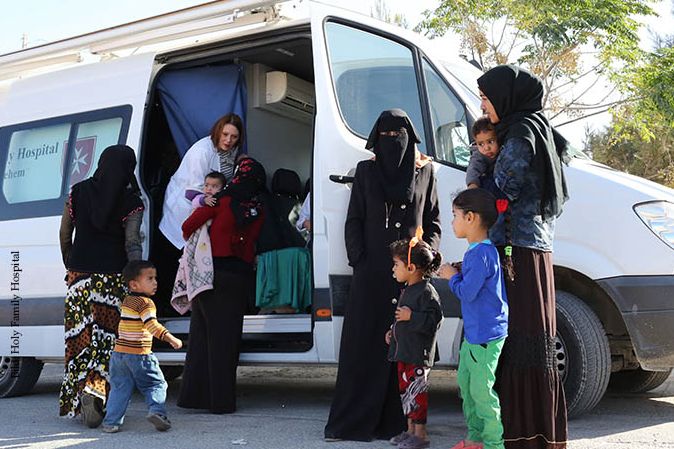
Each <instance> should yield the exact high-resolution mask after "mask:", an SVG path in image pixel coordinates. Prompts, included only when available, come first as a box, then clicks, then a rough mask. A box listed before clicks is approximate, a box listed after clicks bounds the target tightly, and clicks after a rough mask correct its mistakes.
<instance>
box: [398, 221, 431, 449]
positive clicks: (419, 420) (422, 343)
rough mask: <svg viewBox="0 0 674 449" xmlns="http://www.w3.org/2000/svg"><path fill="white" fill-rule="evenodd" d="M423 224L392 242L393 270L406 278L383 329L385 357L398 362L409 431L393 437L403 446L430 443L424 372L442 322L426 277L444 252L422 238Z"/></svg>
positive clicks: (414, 447) (418, 447) (411, 447)
mask: <svg viewBox="0 0 674 449" xmlns="http://www.w3.org/2000/svg"><path fill="white" fill-rule="evenodd" d="M421 234H422V233H421V230H418V231H417V236H416V237H414V238H412V239H411V240H400V241H397V242H394V243H393V244H392V245H391V253H392V256H393V275H394V276H395V278H396V280H397V281H398V282H404V283H406V284H407V286H406V288H405V290H404V291H403V293H402V294H401V296H400V301H399V302H398V308H397V309H396V313H395V319H396V320H395V322H394V323H393V325H392V326H391V330H390V331H388V332H387V333H386V343H388V344H389V345H390V346H389V359H390V360H392V361H396V362H398V385H399V387H400V399H401V402H402V405H403V412H404V413H405V415H406V416H407V431H406V432H402V433H401V434H400V435H396V436H395V437H393V438H391V444H396V445H398V447H399V448H401V449H423V448H427V447H429V446H430V441H429V440H428V434H427V433H426V416H427V414H428V374H429V372H430V370H431V366H433V362H434V361H435V346H436V345H435V343H436V334H437V331H438V329H439V327H440V323H441V322H442V307H441V306H440V299H439V297H438V293H437V292H436V291H435V289H434V288H433V286H432V285H431V283H430V278H431V275H432V273H433V272H434V271H435V270H437V269H438V267H440V263H441V261H442V256H441V255H440V253H438V252H437V251H435V250H433V249H432V248H431V247H430V246H429V245H428V244H427V243H425V242H424V241H423V240H421Z"/></svg>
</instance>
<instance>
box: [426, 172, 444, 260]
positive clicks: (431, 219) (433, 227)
mask: <svg viewBox="0 0 674 449" xmlns="http://www.w3.org/2000/svg"><path fill="white" fill-rule="evenodd" d="M429 168H430V170H431V175H430V177H429V178H428V190H427V191H426V203H425V204H424V212H423V223H422V226H423V227H424V241H426V243H428V244H429V245H431V248H433V249H438V248H439V247H440V237H441V236H442V226H441V225H440V203H439V202H438V191H437V188H436V185H437V180H436V179H435V173H434V172H433V167H432V166H430V167H429Z"/></svg>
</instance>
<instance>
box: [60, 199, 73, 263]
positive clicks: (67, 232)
mask: <svg viewBox="0 0 674 449" xmlns="http://www.w3.org/2000/svg"><path fill="white" fill-rule="evenodd" d="M74 230H75V223H74V222H73V218H72V217H71V216H70V199H68V200H67V201H66V203H65V205H64V207H63V213H62V214H61V227H60V228H59V242H60V244H61V257H62V258H63V265H64V266H65V267H66V268H68V257H70V249H71V248H72V247H73V231H74Z"/></svg>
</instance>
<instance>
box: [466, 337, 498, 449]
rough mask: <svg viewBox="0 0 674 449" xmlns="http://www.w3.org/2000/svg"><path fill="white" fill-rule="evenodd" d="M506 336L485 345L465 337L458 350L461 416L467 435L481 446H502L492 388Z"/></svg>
mask: <svg viewBox="0 0 674 449" xmlns="http://www.w3.org/2000/svg"><path fill="white" fill-rule="evenodd" d="M504 341H505V338H501V339H500V340H494V341H491V342H489V343H486V344H484V345H472V344H470V343H468V342H467V341H466V340H463V342H462V343H461V351H460V352H459V373H458V378H459V389H460V390H461V398H462V399H463V416H464V417H465V419H466V426H467V427H468V436H467V437H466V439H468V440H471V441H480V442H482V443H483V444H484V449H504V446H503V424H501V405H500V404H499V400H498V395H497V394H496V392H495V391H494V381H495V380H496V367H497V366H498V358H499V356H500V355H501V349H503V342H504Z"/></svg>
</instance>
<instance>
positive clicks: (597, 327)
mask: <svg viewBox="0 0 674 449" xmlns="http://www.w3.org/2000/svg"><path fill="white" fill-rule="evenodd" d="M287 16H293V17H295V18H288V17H287ZM300 16H301V17H302V18H297V17H300ZM456 53H457V49H449V50H447V51H446V52H444V54H435V53H434V52H433V51H432V50H431V47H430V45H429V42H428V41H426V40H425V39H423V38H422V37H421V36H419V35H417V34H414V33H411V32H407V31H405V30H402V29H399V28H396V27H393V26H390V25H388V24H384V23H381V22H379V21H377V20H374V19H372V18H369V17H364V16H361V15H358V14H356V13H352V12H348V11H344V10H341V9H337V8H334V7H329V6H326V5H323V4H320V3H314V2H306V1H305V2H285V3H284V4H280V3H279V2H273V1H253V0H231V1H221V2H211V3H209V4H206V5H203V6H199V7H194V8H189V9H186V10H182V11H178V12H175V13H171V14H166V15H162V16H158V17H155V18H150V19H147V20H142V21H138V22H134V23H130V24H127V25H122V26H120V27H116V28H111V29H107V30H102V31H99V32H95V33H91V34H87V35H83V36H79V37H75V38H72V39H66V40H63V41H59V42H54V43H50V44H46V45H42V46H39V47H34V48H29V49H26V50H22V51H18V52H14V53H10V54H6V55H2V56H0V166H2V167H3V172H4V177H3V180H2V189H1V193H2V194H1V195H0V265H1V266H3V267H4V268H3V269H2V270H0V354H1V355H2V358H1V360H0V396H12V395H19V394H23V393H26V392H28V391H29V390H30V389H31V387H32V386H33V384H34V383H35V382H36V380H37V378H38V376H39V374H40V370H41V368H42V363H43V362H47V361H59V360H62V359H63V354H64V345H63V335H64V330H63V306H64V302H63V298H64V294H65V284H64V281H63V278H64V274H65V272H64V268H63V263H62V261H61V255H60V251H59V244H58V229H59V223H60V214H61V211H62V208H63V204H64V201H65V199H66V197H67V195H68V191H69V186H70V185H71V184H72V183H74V182H76V181H78V180H80V179H84V178H85V177H87V176H90V175H91V174H92V173H93V169H94V168H95V166H96V158H97V156H98V155H99V154H100V153H101V151H102V150H103V149H104V148H105V147H107V146H108V145H111V144H116V143H126V144H127V145H129V146H131V147H132V148H134V149H135V150H136V151H137V156H138V160H139V166H138V171H137V175H138V178H139V179H140V180H141V184H142V188H143V193H144V201H145V202H146V206H147V207H146V210H145V216H144V221H143V229H142V232H143V234H144V236H145V240H144V256H145V257H146V258H150V259H157V258H158V257H159V256H158V249H157V248H156V242H157V241H158V238H157V235H158V230H157V226H158V223H159V219H160V214H161V209H162V201H163V193H164V189H165V187H166V184H167V182H168V180H169V178H170V176H171V174H172V172H173V170H175V168H176V165H177V163H178V161H179V158H178V153H177V151H176V145H175V142H174V139H173V138H172V133H171V130H170V127H169V124H168V120H167V116H166V104H165V102H164V100H163V98H162V97H161V96H160V95H159V94H158V92H157V90H158V89H157V85H158V83H159V82H160V81H161V80H162V76H164V75H165V74H166V73H169V72H173V73H175V72H176V71H178V72H180V71H183V70H185V71H186V70H191V71H196V72H199V71H200V70H206V69H207V68H208V67H211V66H214V65H225V64H235V65H237V66H238V67H240V69H241V70H242V71H243V73H244V76H245V81H246V83H245V84H246V86H247V90H246V95H247V106H246V111H245V115H246V126H247V136H248V152H249V153H250V154H251V155H252V156H254V157H256V158H258V159H259V160H260V161H261V162H262V163H263V164H264V165H265V167H266V169H267V171H268V173H269V174H272V173H274V171H275V170H277V169H279V168H284V169H288V170H292V171H294V172H295V173H296V174H297V177H298V178H299V180H300V182H301V183H302V184H303V183H305V182H307V180H309V179H311V182H310V187H311V188H310V191H311V204H312V205H313V208H312V209H313V217H312V219H313V230H312V232H313V235H312V245H311V251H312V255H313V286H314V289H313V295H312V305H311V307H310V309H309V311H308V313H299V314H294V315H249V316H246V317H245V325H244V343H243V350H244V353H243V354H242V355H241V359H242V361H243V362H244V363H302V364H317V363H336V361H337V358H338V357H337V356H338V351H339V341H340V332H341V327H342V321H343V311H344V304H345V302H346V301H347V299H348V292H349V283H350V276H351V269H350V268H349V266H348V265H347V259H346V252H345V248H344V219H345V215H346V208H347V204H348V201H349V194H350V185H349V182H348V181H349V176H350V175H352V174H353V171H354V167H355V166H356V164H357V163H358V161H360V160H363V159H367V158H370V157H372V153H370V152H369V151H367V150H365V149H364V147H365V139H366V136H367V134H368V133H369V130H370V127H371V126H372V124H373V122H374V120H375V118H376V117H377V116H378V114H379V112H380V111H382V110H384V109H389V108H393V107H398V108H402V109H404V110H405V111H407V112H408V114H409V115H410V117H411V118H412V120H413V122H414V125H415V126H416V127H417V129H418V130H420V132H421V134H422V135H423V136H424V139H423V142H422V144H421V145H420V150H421V151H423V152H424V153H426V154H428V155H430V156H432V157H433V158H434V163H433V164H434V167H435V170H436V173H437V178H438V180H439V181H438V182H439V190H438V191H439V194H440V200H441V213H442V215H441V218H442V222H443V224H444V234H443V238H442V246H441V250H442V252H443V254H444V256H445V259H447V260H459V259H460V258H461V257H462V254H463V252H464V250H465V249H466V245H465V242H463V241H460V240H457V239H456V238H454V236H453V235H452V232H451V228H450V225H449V224H450V221H451V198H452V195H453V194H454V193H455V192H457V191H458V190H460V189H462V188H463V186H464V177H465V167H466V163H467V157H468V150H467V148H468V144H469V131H468V130H469V129H470V126H471V124H472V122H473V120H474V119H475V117H477V116H479V114H480V111H479V99H478V97H477V95H476V88H477V86H476V82H475V76H474V73H473V72H471V71H470V70H469V69H468V68H467V67H466V63H464V62H463V61H462V60H460V59H459V58H455V59H453V60H451V62H442V61H446V60H447V59H448V58H449V59H451V58H452V56H451V55H453V54H456ZM269 72H277V73H275V74H272V75H268V73H269ZM268 80H269V84H268ZM224 112H227V111H224ZM73 141H74V142H76V144H75V145H68V142H73ZM573 156H574V157H573V159H572V160H571V161H570V163H569V164H568V166H567V167H566V174H567V177H568V184H569V188H570V196H571V200H570V201H569V203H568V204H567V207H566V209H565V212H564V214H563V215H562V217H561V219H560V220H559V224H558V228H557V234H556V240H555V255H554V262H555V278H556V285H557V289H558V294H557V305H558V315H557V316H558V336H559V338H558V345H557V347H558V353H557V360H556V362H557V366H558V367H559V370H560V372H561V375H562V377H563V379H564V382H565V388H566V393H567V401H568V406H569V409H570V413H571V414H572V415H573V414H579V413H582V412H584V411H587V410H589V409H591V408H592V407H593V406H595V405H596V404H597V402H598V401H599V399H600V398H601V397H602V396H603V394H604V392H605V390H606V388H607V385H608V383H609V377H610V378H611V382H612V384H613V385H614V386H615V387H616V388H619V389H623V390H629V391H646V390H649V389H652V388H654V387H656V386H657V385H659V384H661V383H662V382H663V381H664V380H665V379H666V377H667V376H668V374H669V372H670V371H671V369H672V367H674V326H672V325H671V323H672V322H674V191H672V190H671V189H667V188H664V187H662V186H659V185H657V184H654V183H651V182H648V181H645V180H643V179H640V178H636V177H634V176H629V175H626V174H624V173H620V172H617V171H615V170H612V169H610V168H608V167H606V166H603V165H600V164H597V163H595V162H593V161H591V160H589V159H587V158H586V157H584V156H583V155H582V154H580V153H579V152H577V153H574V154H573ZM299 196H300V192H298V193H297V195H296V200H297V201H300V200H301V197H299ZM160 283H169V284H170V283H172V279H160ZM436 284H437V287H438V289H439V291H440V292H441V295H442V302H443V308H444V312H445V316H446V317H447V319H446V320H445V323H444V325H443V327H442V330H441V336H440V338H439V342H440V358H441V364H443V365H445V366H450V367H455V366H456V365H457V357H458V346H459V342H460V339H461V321H460V318H459V316H460V310H459V304H458V302H457V300H456V299H455V298H453V297H452V296H451V294H450V293H449V291H448V289H447V287H446V285H445V284H444V283H440V282H438V283H436ZM156 299H157V302H158V304H159V305H160V310H161V311H162V313H163V316H162V317H161V318H162V321H163V322H164V323H165V324H166V326H167V327H168V328H169V329H170V330H171V331H172V332H174V333H176V334H178V335H180V337H181V338H186V337H187V335H186V334H187V332H188V326H189V318H186V317H178V316H176V314H175V313H171V311H170V308H168V307H166V304H167V298H165V297H164V298H161V297H160V298H156ZM155 349H156V353H157V356H158V358H159V360H160V362H161V363H162V364H163V365H164V366H165V368H166V371H167V374H173V375H177V374H179V372H180V365H181V364H182V363H183V361H184V352H176V351H173V350H169V349H168V348H163V347H161V346H159V347H156V348H155Z"/></svg>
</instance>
